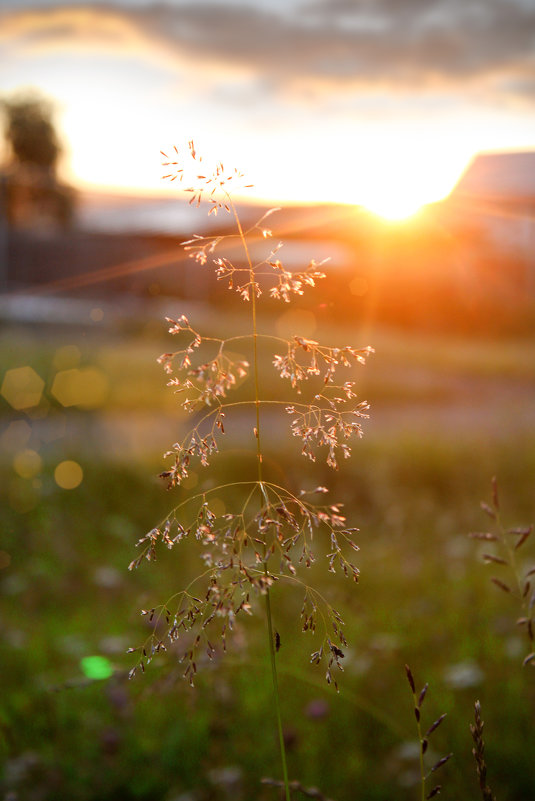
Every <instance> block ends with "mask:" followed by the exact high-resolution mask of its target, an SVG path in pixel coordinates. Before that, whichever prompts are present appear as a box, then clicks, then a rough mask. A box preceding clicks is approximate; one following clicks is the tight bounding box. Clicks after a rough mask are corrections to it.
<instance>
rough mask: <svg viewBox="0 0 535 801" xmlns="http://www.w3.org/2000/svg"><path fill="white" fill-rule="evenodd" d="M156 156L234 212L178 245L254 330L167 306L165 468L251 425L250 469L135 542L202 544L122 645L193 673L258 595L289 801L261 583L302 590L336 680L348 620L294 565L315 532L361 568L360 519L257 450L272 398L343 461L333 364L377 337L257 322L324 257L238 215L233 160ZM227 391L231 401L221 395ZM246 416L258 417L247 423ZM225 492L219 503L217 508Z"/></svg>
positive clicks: (306, 560) (194, 197)
mask: <svg viewBox="0 0 535 801" xmlns="http://www.w3.org/2000/svg"><path fill="white" fill-rule="evenodd" d="M162 155H164V157H165V162H164V166H165V167H166V168H168V172H167V173H166V175H165V176H164V177H165V178H167V179H169V180H172V181H174V180H178V181H179V183H182V184H183V188H184V190H185V191H186V193H188V194H189V195H190V203H191V204H193V205H196V206H200V205H201V204H202V203H203V202H205V201H206V202H207V203H208V206H209V214H218V213H219V212H222V213H227V214H229V215H230V217H231V218H232V220H233V231H232V232H231V233H228V234H224V235H220V234H218V235H217V236H216V235H214V236H206V237H204V236H199V235H195V236H193V237H192V238H191V239H188V240H187V241H186V242H184V243H183V245H184V248H185V250H186V252H187V254H188V255H189V257H190V258H191V259H192V261H193V262H194V264H195V268H198V267H202V266H204V265H207V264H211V266H212V268H213V269H214V271H215V275H216V278H217V279H218V280H219V281H222V282H223V283H224V284H226V286H227V288H228V290H230V291H233V292H236V293H237V294H238V295H239V296H240V298H241V299H242V300H243V301H245V302H246V303H247V304H249V306H250V333H249V334H247V335H242V336H232V337H229V338H217V337H214V336H211V335H207V334H205V333H204V332H202V331H199V330H198V328H197V326H194V325H193V324H192V323H190V321H189V319H188V318H187V317H186V316H185V315H184V314H181V315H178V316H177V317H176V318H170V317H168V318H167V323H168V325H169V333H170V334H171V335H172V336H173V337H174V338H175V339H176V342H177V345H176V347H175V349H174V350H170V351H168V352H166V353H163V354H162V355H161V356H160V357H159V358H158V362H159V363H160V364H161V365H162V367H163V369H164V371H165V373H166V375H167V376H168V386H169V387H170V388H171V389H172V390H173V391H174V393H175V394H176V396H177V402H178V404H179V405H180V406H181V408H182V409H183V411H184V412H186V414H187V415H190V416H192V418H193V419H194V421H193V425H192V426H191V427H190V428H189V430H187V432H186V433H185V434H184V435H183V436H182V437H181V438H179V439H178V440H177V441H176V442H175V443H174V444H173V445H172V446H171V448H170V449H169V451H168V452H167V453H166V454H165V458H167V459H169V460H170V465H169V466H168V467H167V468H166V469H165V470H164V471H163V472H162V473H161V478H163V479H164V480H165V481H166V483H167V486H168V488H169V489H173V488H175V487H179V486H180V485H182V484H183V483H184V482H185V481H186V479H188V476H189V475H190V470H191V469H192V466H195V467H197V466H201V467H205V468H206V467H208V466H209V465H210V463H211V461H212V459H213V458H215V456H216V455H217V453H218V452H219V449H220V447H222V442H223V440H224V437H225V436H226V433H227V431H228V430H230V429H231V428H232V426H236V427H238V429H240V430H243V428H244V426H245V427H248V428H249V437H250V451H251V452H252V453H254V454H255V455H256V469H255V470H254V471H250V472H249V474H248V475H247V480H244V481H239V482H236V481H235V482H231V483H228V484H225V485H218V486H216V487H212V486H210V485H209V483H208V482H205V484H206V488H205V489H204V490H201V491H200V492H198V493H196V494H195V495H192V496H187V497H186V498H185V499H184V500H181V501H180V502H179V503H178V505H176V506H175V507H174V508H173V509H172V510H171V512H170V513H169V514H168V515H167V516H166V517H165V519H163V520H162V521H161V522H160V523H158V525H156V526H155V527H154V528H152V529H151V530H150V531H149V532H148V533H147V534H145V535H144V536H143V537H141V539H140V540H139V541H138V547H139V549H140V550H139V554H138V555H137V557H136V558H135V559H133V560H132V562H131V563H130V569H134V568H138V567H139V566H140V565H141V563H142V562H144V561H149V562H153V561H154V560H155V559H156V558H157V556H158V555H159V553H160V552H161V551H162V549H169V550H173V549H174V548H175V547H176V546H178V545H180V543H182V542H183V541H184V540H186V539H189V540H193V541H195V542H196V543H197V545H198V553H199V558H200V560H201V563H202V571H201V572H200V573H199V575H198V576H196V577H195V578H193V580H192V581H191V582H190V584H189V585H188V586H187V587H186V588H184V589H182V590H180V591H178V592H177V593H175V594H174V595H173V596H171V597H170V598H169V599H168V600H166V601H165V602H164V603H163V604H160V605H157V606H156V605H155V606H154V607H153V608H151V609H148V610H143V611H142V614H143V615H145V616H147V617H148V621H149V624H150V625H151V633H150V635H149V637H148V638H147V640H146V641H145V642H144V643H143V644H142V645H141V646H139V647H138V648H132V649H130V651H131V652H136V653H137V655H138V662H137V664H136V665H135V666H134V667H133V668H132V670H131V671H130V675H131V676H134V675H135V673H136V672H137V671H138V670H139V669H141V670H142V671H144V670H145V668H146V666H147V664H149V663H150V662H151V661H152V659H153V658H154V656H155V655H157V654H160V653H161V652H163V651H167V650H169V651H172V652H173V653H174V654H176V655H177V657H178V659H179V661H180V662H181V663H182V664H183V668H184V669H183V673H184V677H185V678H186V679H187V680H188V681H189V683H190V684H191V685H193V684H194V680H195V675H196V672H197V670H198V667H199V666H200V665H201V664H203V663H204V662H205V661H206V660H207V659H208V660H210V659H213V658H214V656H215V655H216V653H217V651H218V650H223V651H225V650H226V649H227V637H228V636H229V635H230V634H231V633H232V631H233V630H234V628H235V626H236V625H237V621H239V620H240V619H242V618H245V617H246V616H248V615H251V614H253V612H255V610H256V607H257V601H258V599H260V598H261V597H263V599H264V608H265V617H266V628H267V633H268V647H269V653H270V665H271V675H272V680H273V690H274V705H275V715H276V718H277V728H278V733H279V741H280V751H281V758H282V767H283V779H284V781H283V784H284V787H285V795H286V801H289V798H290V785H289V780H288V774H287V767H286V756H285V747H284V739H283V731H282V722H281V708H280V707H281V705H280V699H279V691H278V683H277V665H276V657H277V652H278V645H279V643H280V640H278V641H277V639H276V635H275V633H274V632H275V629H274V625H273V617H274V609H273V604H272V598H271V593H272V591H273V590H274V589H275V587H276V586H278V585H280V584H282V583H283V582H287V583H289V584H290V585H291V586H292V587H294V588H300V591H301V592H302V593H303V605H302V611H301V627H302V630H303V631H304V632H308V633H309V634H311V635H312V636H314V635H315V636H316V639H317V640H318V642H317V645H316V648H315V650H314V651H313V653H312V655H311V657H310V661H311V662H312V663H313V664H316V665H320V664H323V665H324V670H325V678H326V680H327V682H328V683H329V684H332V685H333V686H334V687H335V688H336V689H338V683H337V678H336V672H338V671H339V670H342V662H341V660H342V659H343V658H344V656H345V654H344V651H343V650H342V649H343V648H345V646H346V645H347V641H346V638H345V635H344V632H343V625H344V622H343V620H342V617H341V615H340V613H339V612H338V611H337V610H336V609H334V608H333V607H332V606H331V604H330V603H329V602H328V601H327V600H326V599H325V597H324V596H323V595H322V594H321V593H319V592H318V591H317V590H316V589H315V588H314V587H311V586H308V584H307V583H306V582H305V581H304V579H303V578H302V575H301V574H302V570H301V569H302V568H305V569H306V568H309V567H310V566H311V565H312V564H313V563H314V562H315V561H316V554H315V552H316V545H315V544H314V543H315V542H317V544H318V549H319V550H320V551H321V552H322V558H323V559H324V560H325V562H326V565H327V567H328V570H329V571H330V572H333V573H334V572H336V571H338V570H340V571H341V572H342V573H343V574H344V575H346V576H348V577H349V578H351V579H352V580H353V581H355V582H357V581H358V578H359V569H358V567H357V565H356V564H355V563H354V561H353V558H354V557H353V554H354V553H355V552H357V551H358V545H357V543H356V542H355V535H356V532H357V529H356V528H354V527H352V526H348V524H347V521H346V517H345V515H344V512H343V507H342V505H341V504H340V503H333V502H331V501H329V500H325V496H326V495H327V494H328V489H327V488H326V487H324V486H317V487H315V488H314V487H313V488H303V487H296V486H282V485H280V483H278V482H277V483H276V482H275V481H274V477H273V476H272V475H270V473H269V471H268V469H267V466H266V461H265V453H264V443H265V441H266V440H267V437H264V428H263V420H262V413H263V410H264V409H265V407H266V406H268V405H269V407H270V408H271V409H273V410H275V411H278V412H280V413H281V415H280V416H281V420H285V419H287V416H290V426H289V434H290V436H291V437H296V438H298V439H299V440H301V444H302V445H301V451H302V454H303V455H304V456H305V457H307V458H308V459H309V460H311V461H315V460H316V458H317V457H318V456H319V455H320V454H323V455H324V457H325V460H326V463H327V465H328V466H329V467H330V468H332V469H333V470H338V468H339V464H340V461H341V460H343V459H346V458H348V457H349V456H350V454H351V446H350V441H351V440H352V439H353V438H360V437H361V436H362V427H361V422H362V420H364V419H366V418H367V416H368V414H367V412H368V403H367V402H366V401H365V400H361V399H360V398H359V397H358V395H357V392H356V391H355V381H354V380H351V379H350V377H348V376H347V375H346V376H344V375H343V373H344V372H345V373H347V372H348V370H350V369H353V368H354V367H355V366H358V365H363V364H365V362H366V359H367V357H368V356H369V355H370V353H372V350H373V349H372V348H371V347H369V346H368V347H364V348H356V347H354V346H352V345H348V344H345V343H344V344H342V345H334V346H333V345H322V344H320V343H319V342H317V341H315V340H312V339H309V338H307V337H304V336H302V335H301V333H300V332H299V331H296V332H295V333H294V334H293V335H292V336H291V337H290V338H289V339H284V338H281V337H278V336H275V335H274V334H273V333H271V331H262V330H260V327H259V318H258V312H257V304H258V302H259V301H260V298H261V297H262V295H264V294H267V295H268V296H269V297H270V298H271V299H272V300H275V301H280V302H281V303H284V304H286V303H289V302H290V301H291V299H292V297H299V296H301V295H302V294H303V293H304V292H305V290H307V289H310V288H313V287H315V285H316V283H317V282H318V281H320V280H322V279H323V278H325V273H324V272H323V270H322V269H321V266H322V265H321V264H318V263H317V262H316V261H314V260H313V259H312V260H311V261H310V262H309V263H308V264H307V265H306V266H304V267H303V268H301V269H298V270H290V269H287V268H286V267H285V265H284V263H283V261H282V257H281V250H282V248H283V245H282V243H280V242H279V243H277V244H276V245H275V246H274V247H271V246H270V245H269V240H270V239H271V237H272V231H271V230H270V229H269V228H267V227H266V222H267V221H268V220H269V218H270V217H271V215H272V213H273V212H274V211H276V210H271V211H268V212H267V213H266V214H264V215H263V216H262V217H261V218H260V219H259V220H257V221H256V222H255V223H254V224H252V225H250V226H249V227H246V228H244V227H243V225H242V220H241V218H240V215H239V213H238V210H237V208H236V204H235V202H234V194H235V192H236V190H238V189H240V188H244V186H245V185H244V180H245V179H244V176H243V175H242V174H241V173H240V172H239V171H238V170H231V171H228V170H226V169H225V167H224V165H223V164H222V163H218V164H216V165H215V167H213V168H211V169H206V167H205V165H204V163H203V161H202V157H201V156H199V154H198V153H197V151H196V149H195V146H194V144H193V142H190V143H189V146H188V149H187V150H186V152H185V153H184V154H180V153H179V151H178V149H177V148H175V149H174V155H173V156H172V157H171V158H170V157H169V156H166V155H165V154H162ZM259 245H260V246H261V248H263V255H262V256H259V255H258V253H259ZM237 252H238V253H239V255H237ZM253 254H254V256H253ZM259 341H261V342H262V345H263V346H266V347H270V348H271V351H272V352H271V357H270V359H271V369H272V370H273V376H274V379H275V380H277V377H278V378H279V379H281V380H283V381H285V382H287V387H288V392H289V398H288V400H287V401H279V400H277V399H273V398H270V397H269V396H267V395H266V394H265V393H264V392H263V387H261V386H260V378H259V376H260V357H259ZM264 383H266V384H268V382H267V381H265V382H264ZM271 383H273V381H272V382H271ZM236 389H239V392H240V394H239V397H238V399H236V400H232V399H229V397H230V395H231V393H232V392H233V391H234V390H236ZM251 416H252V418H253V421H254V422H253V423H252V424H251V423H249V422H245V421H247V420H249V418H250V417H251ZM251 473H252V474H251ZM322 499H323V500H322ZM222 501H223V503H224V508H225V511H224V512H221V511H220V509H221V502H222ZM275 614H276V610H275ZM299 789H301V788H299ZM316 797H322V796H316Z"/></svg>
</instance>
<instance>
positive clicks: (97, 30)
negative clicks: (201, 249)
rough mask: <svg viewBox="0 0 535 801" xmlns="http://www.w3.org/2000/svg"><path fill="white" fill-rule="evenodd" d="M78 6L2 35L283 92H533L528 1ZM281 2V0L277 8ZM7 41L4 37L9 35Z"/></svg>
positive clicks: (14, 21) (30, 19)
mask: <svg viewBox="0 0 535 801" xmlns="http://www.w3.org/2000/svg"><path fill="white" fill-rule="evenodd" d="M277 8H278V7H277V5H273V7H272V9H266V7H263V6H262V5H259V4H258V3H256V4H252V5H251V4H249V5H247V4H246V3H245V2H244V1H243V0H242V1H241V3H240V4H239V5H238V4H235V5H233V4H232V3H231V2H228V3H226V4H221V3H218V2H213V1H212V2H209V0H196V1H194V0H185V1H184V0H181V2H179V3H175V4H174V5H163V4H160V5H151V6H139V5H137V4H134V5H126V4H125V3H122V4H120V5H118V4H116V5H111V4H110V5H107V6H103V5H92V4H86V5H78V6H62V7H61V8H59V7H55V8H53V7H52V8H49V9H34V10H33V11H23V12H20V13H16V12H11V13H7V14H4V16H3V18H2V17H0V21H1V23H2V29H3V33H2V34H0V39H4V40H5V38H7V37H13V35H15V37H18V41H19V42H21V43H22V44H23V46H25V47H26V48H36V47H40V48H43V47H56V48H57V47H77V46H80V45H82V46H84V45H85V46H93V47H96V46H98V47H100V48H105V49H106V48H108V49H116V50H117V49H118V50H119V51H120V50H121V49H124V50H129V51H130V52H131V51H132V50H136V49H137V51H138V54H139V55H140V56H142V55H143V53H149V52H151V53H152V56H153V57H154V56H155V55H159V57H161V58H166V59H168V60H169V61H173V60H174V59H176V60H177V61H180V62H183V61H184V59H185V60H187V62H188V64H189V69H190V71H191V79H192V81H195V75H196V70H197V71H198V72H199V74H201V73H204V75H205V77H206V70H207V69H208V70H209V71H211V74H212V75H213V78H214V82H215V83H217V80H218V71H222V72H223V73H225V72H226V71H234V72H239V73H243V74H245V75H248V76H250V77H251V78H252V79H254V80H256V81H258V82H259V85H260V84H261V86H262V87H263V89H264V91H266V90H268V91H271V92H272V93H277V92H283V93H291V94H292V95H299V94H301V95H302V96H303V97H306V94H307V92H309V91H310V90H311V89H314V91H316V92H324V91H325V92H336V91H340V92H346V91H347V90H348V88H355V89H358V90H360V91H363V90H364V91H365V90H370V91H375V90H377V89H379V88H380V89H385V88H388V89H390V90H392V89H394V90H396V89H399V90H402V91H406V90H410V91H416V92H425V91H427V90H429V89H433V90H436V89H437V87H438V88H439V90H443V89H445V90H447V91H450V90H452V89H453V90H455V89H461V90H464V89H466V87H467V82H469V84H470V86H471V87H472V89H473V88H474V87H475V89H476V91H477V88H478V87H481V91H482V92H491V93H493V94H494V95H495V96H500V95H502V96H503V97H512V98H514V97H523V98H525V99H531V100H533V90H532V87H533V82H534V81H535V5H534V4H533V2H532V0H403V2H401V0H293V3H292V2H291V0H288V3H287V5H286V7H285V9H284V11H282V10H279V11H277ZM279 8H280V7H279ZM12 41H13V39H12Z"/></svg>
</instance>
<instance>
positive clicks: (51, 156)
mask: <svg viewBox="0 0 535 801" xmlns="http://www.w3.org/2000/svg"><path fill="white" fill-rule="evenodd" d="M3 107H4V113H5V115H6V126H5V136H6V140H7V142H8V144H9V147H10V151H11V154H10V155H11V161H14V162H15V163H18V164H28V165H34V166H36V167H40V168H41V169H44V170H48V171H49V172H51V173H54V172H55V170H56V165H57V161H58V158H59V156H60V154H61V147H60V144H59V141H58V136H57V133H56V129H55V126H54V123H53V108H52V105H51V104H50V103H49V102H47V101H46V100H43V99H41V98H38V97H31V96H29V97H20V98H18V99H15V100H5V101H4V102H3Z"/></svg>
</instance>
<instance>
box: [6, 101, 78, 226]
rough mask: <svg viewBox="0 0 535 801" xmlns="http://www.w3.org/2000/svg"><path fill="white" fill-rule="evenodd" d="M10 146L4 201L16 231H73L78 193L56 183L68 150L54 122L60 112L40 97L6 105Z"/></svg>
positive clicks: (7, 141) (7, 134) (7, 137)
mask: <svg viewBox="0 0 535 801" xmlns="http://www.w3.org/2000/svg"><path fill="white" fill-rule="evenodd" d="M0 109H1V110H2V111H3V116H4V137H5V140H6V143H7V145H8V148H7V151H8V155H7V162H6V165H5V166H4V175H3V182H2V183H3V185H2V187H1V189H2V190H3V193H4V197H3V198H0V201H1V202H2V204H3V205H4V206H5V209H6V213H7V218H8V220H9V221H10V223H11V224H12V225H15V226H22V227H28V226H29V225H31V224H32V223H33V224H43V222H45V224H47V225H50V222H52V223H56V224H57V223H59V224H61V225H67V224H69V223H70V222H72V219H73V215H74V205H75V195H74V191H73V190H72V189H71V188H70V187H68V186H66V185H64V184H62V183H61V182H60V181H59V180H58V179H57V177H56V171H57V167H58V162H59V160H60V157H61V153H62V147H61V144H60V139H59V136H58V133H57V129H56V125H55V122H54V107H53V104H52V103H51V102H50V101H48V100H47V99H45V98H43V97H41V96H40V95H38V94H36V93H22V94H19V95H15V96H14V97H12V98H11V99H3V100H1V101H0Z"/></svg>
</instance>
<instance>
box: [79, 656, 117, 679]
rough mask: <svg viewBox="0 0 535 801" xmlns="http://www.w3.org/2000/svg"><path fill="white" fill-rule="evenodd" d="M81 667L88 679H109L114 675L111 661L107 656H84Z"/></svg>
mask: <svg viewBox="0 0 535 801" xmlns="http://www.w3.org/2000/svg"><path fill="white" fill-rule="evenodd" d="M80 667H81V668H82V672H83V673H84V675H86V676H87V678H88V679H109V678H110V676H111V675H113V668H112V666H111V663H110V661H109V659H106V657H105V656H84V658H83V659H81V660H80Z"/></svg>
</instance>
